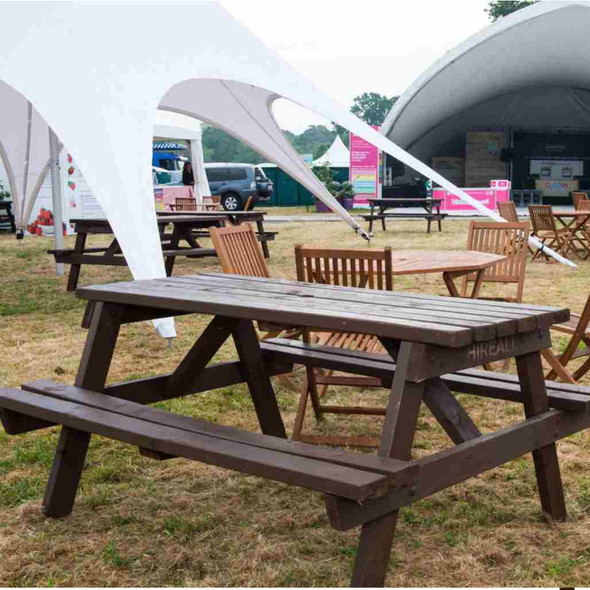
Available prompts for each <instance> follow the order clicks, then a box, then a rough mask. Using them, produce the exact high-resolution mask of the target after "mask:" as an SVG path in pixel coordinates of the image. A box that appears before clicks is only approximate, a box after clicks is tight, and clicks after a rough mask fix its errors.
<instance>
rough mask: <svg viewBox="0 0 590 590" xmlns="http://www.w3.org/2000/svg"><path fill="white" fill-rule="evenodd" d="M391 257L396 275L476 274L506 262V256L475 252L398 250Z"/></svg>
mask: <svg viewBox="0 0 590 590" xmlns="http://www.w3.org/2000/svg"><path fill="white" fill-rule="evenodd" d="M391 257H392V263H393V274H394V275H410V274H426V273H433V272H456V271H465V272H470V271H473V272H475V271H477V270H481V269H483V268H487V267H489V266H493V265H494V264H498V262H502V261H503V260H506V256H501V255H499V254H488V253H487V252H476V251H474V250H396V251H394V252H392V254H391Z"/></svg>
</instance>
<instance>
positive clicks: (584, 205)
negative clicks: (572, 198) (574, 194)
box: [576, 193, 590, 211]
mask: <svg viewBox="0 0 590 590" xmlns="http://www.w3.org/2000/svg"><path fill="white" fill-rule="evenodd" d="M584 194H586V193H584ZM576 209H577V210H578V211H590V199H583V200H581V201H580V202H579V203H578V206H577V207H576Z"/></svg>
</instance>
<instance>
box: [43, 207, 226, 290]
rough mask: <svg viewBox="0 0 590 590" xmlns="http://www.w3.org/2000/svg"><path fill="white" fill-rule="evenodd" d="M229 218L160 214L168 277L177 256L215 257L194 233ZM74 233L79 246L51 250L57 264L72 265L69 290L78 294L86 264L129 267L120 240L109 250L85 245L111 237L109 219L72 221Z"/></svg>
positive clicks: (108, 248) (221, 224)
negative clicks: (169, 228)
mask: <svg viewBox="0 0 590 590" xmlns="http://www.w3.org/2000/svg"><path fill="white" fill-rule="evenodd" d="M226 220H227V217H226V216H224V215H219V214H216V215H207V216H204V215H202V214H199V215H192V216H190V217H189V216H184V215H182V216H181V215H178V214H176V215H173V216H168V215H166V216H163V215H161V214H158V215H157V223H158V229H159V232H160V239H161V242H162V252H163V255H164V258H165V267H166V274H167V276H170V275H171V274H172V270H173V268H174V262H175V260H176V257H177V256H187V257H189V258H202V257H205V256H216V255H217V254H216V252H215V249H214V248H203V247H202V246H201V245H200V244H199V242H198V241H197V239H196V237H195V236H194V235H193V232H194V231H195V230H203V229H206V228H208V227H210V226H212V225H215V226H223V225H224V224H225V221H226ZM71 223H73V224H74V231H75V232H76V243H75V244H74V247H73V248H64V249H61V250H48V253H49V254H53V255H54V256H55V261H56V262H62V263H64V264H69V265H70V274H69V276H68V286H67V290H68V291H75V290H76V287H77V286H78V279H79V277H80V270H81V267H82V265H83V264H90V265H93V264H98V265H102V266H127V261H126V260H125V257H124V256H123V254H122V252H121V248H120V246H119V242H118V241H117V239H116V238H115V239H113V241H112V242H111V243H110V244H109V246H106V247H91V248H89V247H87V246H86V242H87V239H88V236H89V235H105V234H112V233H113V229H112V228H111V224H110V223H109V221H108V220H107V219H72V220H71ZM169 225H172V228H173V229H172V233H166V228H167V226H169ZM182 241H184V242H186V243H187V244H188V246H181V245H180V242H182Z"/></svg>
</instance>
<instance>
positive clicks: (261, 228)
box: [256, 219, 270, 258]
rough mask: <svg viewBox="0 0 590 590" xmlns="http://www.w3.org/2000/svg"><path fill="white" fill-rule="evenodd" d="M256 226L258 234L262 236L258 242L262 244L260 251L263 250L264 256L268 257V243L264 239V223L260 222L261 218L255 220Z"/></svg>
mask: <svg viewBox="0 0 590 590" xmlns="http://www.w3.org/2000/svg"><path fill="white" fill-rule="evenodd" d="M256 227H257V228H258V235H259V236H260V237H261V238H262V241H261V242H260V243H261V245H262V251H263V252H264V257H265V258H270V251H269V249H268V243H267V241H266V240H265V239H264V223H263V222H262V219H258V220H257V221H256Z"/></svg>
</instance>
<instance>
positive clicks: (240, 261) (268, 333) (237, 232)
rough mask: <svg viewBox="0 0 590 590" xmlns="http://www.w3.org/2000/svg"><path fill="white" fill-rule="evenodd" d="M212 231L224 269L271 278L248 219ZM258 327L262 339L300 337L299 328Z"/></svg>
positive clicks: (213, 228)
mask: <svg viewBox="0 0 590 590" xmlns="http://www.w3.org/2000/svg"><path fill="white" fill-rule="evenodd" d="M209 233H210V234H211V240H212V241H213V247H214V248H215V251H216V252H217V256H218V258H219V262H220V263H221V268H222V269H223V272H225V273H227V274H234V275H243V276H248V277H261V278H270V272H269V270H268V266H267V265H266V261H265V260H264V256H263V254H262V251H261V249H260V245H259V243H258V239H257V237H256V233H255V232H254V229H253V228H252V226H251V225H250V224H249V223H242V224H240V225H230V226H228V227H210V228H209ZM258 329H259V330H260V331H261V332H265V334H264V336H262V338H261V340H266V339H268V338H276V337H277V336H279V335H280V336H281V337H282V338H299V337H300V336H301V334H302V331H301V329H300V328H296V327H292V326H281V325H277V324H270V323H268V324H267V323H263V322H258ZM279 379H280V380H281V381H283V382H284V383H285V384H286V385H288V386H289V387H290V388H291V389H293V390H295V391H299V388H298V387H296V386H295V385H294V384H293V382H292V381H291V379H289V378H288V376H287V375H279Z"/></svg>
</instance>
